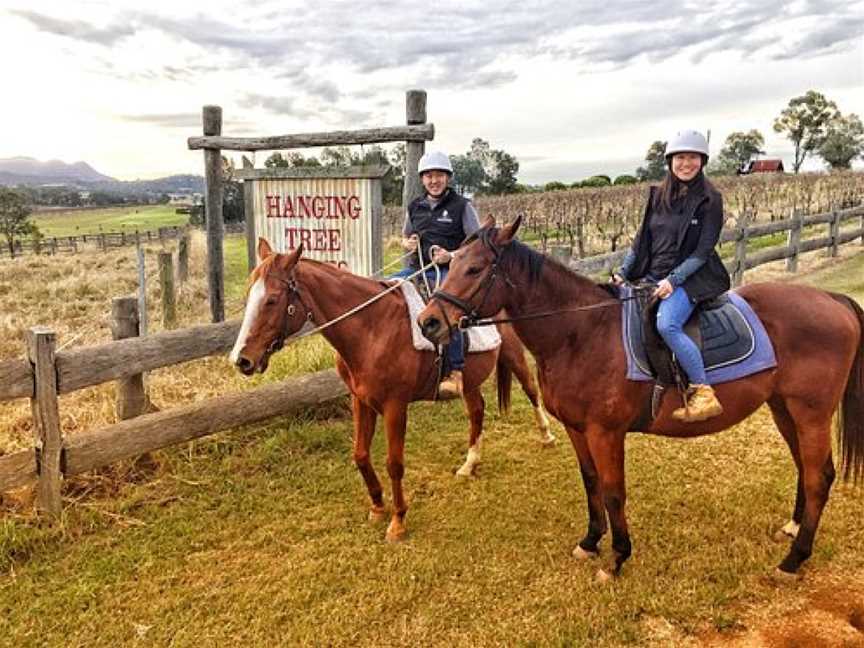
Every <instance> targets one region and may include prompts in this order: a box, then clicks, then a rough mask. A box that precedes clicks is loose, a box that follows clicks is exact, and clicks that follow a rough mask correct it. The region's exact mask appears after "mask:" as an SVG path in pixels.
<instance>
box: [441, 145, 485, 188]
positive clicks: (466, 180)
mask: <svg viewBox="0 0 864 648" xmlns="http://www.w3.org/2000/svg"><path fill="white" fill-rule="evenodd" d="M450 163H451V164H452V165H453V185H454V187H455V189H456V191H458V192H460V193H468V194H471V195H473V194H476V193H479V192H481V191H482V190H483V189H484V188H485V186H486V182H487V176H486V171H485V170H484V169H483V165H482V164H481V163H480V161H479V160H476V159H474V158H472V157H471V156H470V154H469V155H454V156H453V157H451V158H450Z"/></svg>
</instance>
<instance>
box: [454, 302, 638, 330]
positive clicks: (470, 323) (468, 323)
mask: <svg viewBox="0 0 864 648" xmlns="http://www.w3.org/2000/svg"><path fill="white" fill-rule="evenodd" d="M633 299H636V295H631V296H630V297H623V298H622V299H616V300H610V301H605V302H600V303H598V304H588V305H587V306H576V307H574V308H562V309H560V310H553V311H544V312H542V313H529V314H528V315H517V316H515V317H500V318H498V319H489V318H485V319H472V318H470V317H469V315H463V316H462V317H460V318H459V323H458V326H459V328H460V329H469V328H474V327H475V326H492V325H494V324H511V323H513V322H520V321H524V320H533V319H542V318H544V317H551V316H552V315H561V314H563V313H575V312H578V311H587V310H593V309H595V308H606V307H608V306H614V305H616V304H621V303H623V302H625V301H631V300H633ZM445 301H447V300H446V299H445Z"/></svg>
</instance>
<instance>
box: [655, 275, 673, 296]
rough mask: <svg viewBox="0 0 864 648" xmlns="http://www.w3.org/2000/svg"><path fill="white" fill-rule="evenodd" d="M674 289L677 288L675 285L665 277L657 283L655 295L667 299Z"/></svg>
mask: <svg viewBox="0 0 864 648" xmlns="http://www.w3.org/2000/svg"><path fill="white" fill-rule="evenodd" d="M673 290H675V288H674V286H672V282H671V281H669V280H668V279H664V280H663V281H661V282H660V283H658V284H657V289H656V290H655V291H654V297H659V298H660V299H666V298H667V297H668V296H669V295H671V294H672V291H673Z"/></svg>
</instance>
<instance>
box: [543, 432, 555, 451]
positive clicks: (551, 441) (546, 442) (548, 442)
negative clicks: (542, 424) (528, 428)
mask: <svg viewBox="0 0 864 648" xmlns="http://www.w3.org/2000/svg"><path fill="white" fill-rule="evenodd" d="M557 443H558V439H557V437H556V436H555V435H554V434H552V433H551V432H548V433H547V434H546V436H545V437H543V438H542V439H540V446H541V447H543V448H552V447H554V446H555V444H557Z"/></svg>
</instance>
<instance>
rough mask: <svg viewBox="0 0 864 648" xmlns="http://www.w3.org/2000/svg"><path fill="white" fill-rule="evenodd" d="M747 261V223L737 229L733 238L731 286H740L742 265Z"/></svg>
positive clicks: (742, 274) (742, 277)
mask: <svg viewBox="0 0 864 648" xmlns="http://www.w3.org/2000/svg"><path fill="white" fill-rule="evenodd" d="M746 261H747V221H746V218H745V221H744V225H742V226H741V227H739V228H738V232H737V236H736V237H735V272H733V273H732V285H733V286H734V287H737V286H740V285H741V283H742V282H743V281H744V263H745V262H746Z"/></svg>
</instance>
